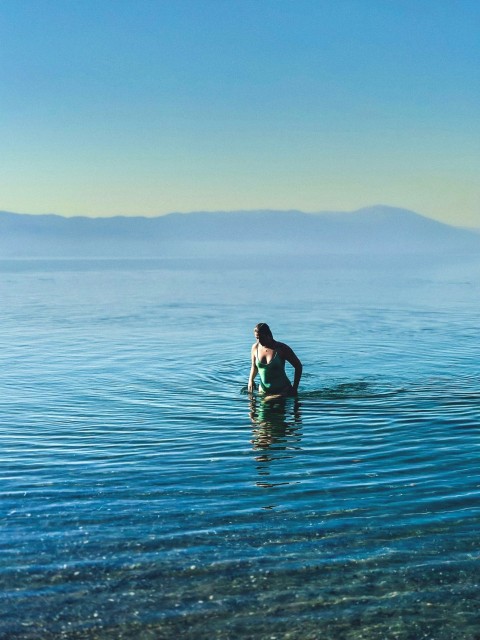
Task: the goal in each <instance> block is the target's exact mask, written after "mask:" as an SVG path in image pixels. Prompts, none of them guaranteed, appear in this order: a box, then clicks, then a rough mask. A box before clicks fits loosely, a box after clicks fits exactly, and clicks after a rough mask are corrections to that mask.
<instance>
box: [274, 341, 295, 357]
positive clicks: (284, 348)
mask: <svg viewBox="0 0 480 640" xmlns="http://www.w3.org/2000/svg"><path fill="white" fill-rule="evenodd" d="M275 346H276V349H277V351H279V352H280V355H287V354H290V353H293V350H292V348H291V347H289V346H288V344H285V342H276V343H275Z"/></svg>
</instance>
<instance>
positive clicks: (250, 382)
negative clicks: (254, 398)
mask: <svg viewBox="0 0 480 640" xmlns="http://www.w3.org/2000/svg"><path fill="white" fill-rule="evenodd" d="M255 346H256V345H253V347H252V353H251V367H250V375H249V377H248V393H253V389H254V380H255V377H256V375H257V373H258V368H257V363H256V360H255Z"/></svg>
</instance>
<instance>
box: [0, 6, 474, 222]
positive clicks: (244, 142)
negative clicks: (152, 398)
mask: <svg viewBox="0 0 480 640" xmlns="http://www.w3.org/2000/svg"><path fill="white" fill-rule="evenodd" d="M479 36H480V2H478V1H477V0H475V1H473V0H316V1H313V0H296V1H294V0H168V1H167V0H165V1H160V0H159V1H154V0H149V1H147V0H22V1H19V0H0V78H1V84H0V87H1V89H0V91H1V100H0V115H1V118H0V142H1V149H2V154H1V158H0V209H2V210H8V211H15V212H20V213H58V214H62V215H90V216H110V215H117V214H121V215H147V216H151V215H160V214H164V213H169V212H172V211H198V210H209V211H216V210H239V209H267V208H268V209H300V210H303V211H323V210H354V209H357V208H360V207H364V206H368V205H373V204H379V203H382V204H387V205H392V206H398V207H404V208H408V209H412V210H414V211H417V212H418V213H422V214H424V215H427V216H430V217H432V218H435V219H437V220H440V221H442V222H448V223H450V224H455V225H462V226H477V227H479V226H480V180H479V176H480V118H479V106H480V77H479V76H480V37H479Z"/></svg>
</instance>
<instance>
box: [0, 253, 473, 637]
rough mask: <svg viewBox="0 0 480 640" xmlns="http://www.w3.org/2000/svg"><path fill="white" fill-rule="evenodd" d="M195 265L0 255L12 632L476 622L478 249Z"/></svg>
mask: <svg viewBox="0 0 480 640" xmlns="http://www.w3.org/2000/svg"><path fill="white" fill-rule="evenodd" d="M193 266H194V265H192V264H184V265H183V266H182V265H181V264H173V263H162V262H148V261H144V262H128V263H120V262H101V261H98V262H42V261H36V262H5V261H4V262H1V263H0V299H1V301H2V314H1V318H2V319H1V338H0V339H1V342H2V345H1V351H0V358H1V374H0V376H1V378H0V384H1V397H0V417H1V422H0V452H1V453H0V455H1V465H0V475H1V485H0V486H1V489H2V492H1V502H0V507H1V513H2V527H1V531H0V582H1V585H2V591H1V599H0V614H1V615H0V637H1V638H2V639H3V638H8V639H11V638H12V639H13V638H25V639H34V638H35V639H37V638H39V639H42V640H43V639H50V638H72V639H73V638H86V639H93V638H99V639H100V638H102V639H112V640H113V639H119V638H121V639H123V638H128V639H130V638H131V639H134V638H142V639H143V638H145V639H150V638H151V639H158V638H160V639H163V638H165V639H171V638H182V639H183V638H187V639H190V638H191V639H195V640H199V639H211V638H222V639H230V638H231V639H232V640H233V639H246V638H249V639H250V638H251V639H262V640H263V639H265V640H266V639H275V638H276V639H283V638H285V639H286V638H289V639H295V640H309V639H319V640H320V639H322V640H324V639H327V640H329V639H332V640H337V639H340V640H341V639H349V640H350V639H352V640H353V639H355V640H359V639H361V638H363V639H368V640H372V639H373V640H376V639H388V640H389V639H391V638H401V639H409V640H417V639H420V638H430V639H433V640H443V639H460V638H461V639H469V640H475V639H477V640H478V638H480V615H479V610H480V597H479V581H480V571H479V566H480V562H479V559H480V548H479V547H480V544H479V534H478V527H479V524H480V507H479V494H480V469H479V453H480V450H479V444H480V422H479V420H480V376H479V363H480V322H479V321H480V262H479V263H477V264H475V263H467V262H465V263H461V262H460V261H455V260H450V261H447V260H446V261H444V263H443V264H442V265H439V264H437V265H426V264H416V263H414V264H412V263H411V261H410V262H409V264H407V265H406V266H405V267H404V268H400V267H399V265H389V266H388V268H387V267H385V265H382V266H378V267H374V266H373V265H372V264H370V265H368V264H365V263H363V264H362V263H359V264H355V262H354V261H353V262H352V263H351V264H350V265H342V264H341V263H339V262H338V261H337V263H336V264H333V263H332V264H330V263H328V262H326V263H325V264H324V265H318V267H317V268H315V269H297V270H294V269H292V268H290V267H291V266H290V267H286V268H284V269H281V268H280V269H272V270H271V271H268V270H265V269H262V270H261V271H258V270H249V269H231V270H228V271H225V270H222V269H221V268H219V266H218V265H214V264H211V265H209V266H204V267H202V268H200V269H197V268H193ZM259 321H266V322H269V323H270V325H271V327H272V329H273V331H274V334H275V336H276V337H277V338H278V339H281V340H284V341H286V342H288V343H289V344H290V345H291V346H292V347H293V348H294V349H295V351H296V352H297V354H298V356H299V357H300V358H301V360H302V361H303V363H304V367H305V369H304V370H305V375H304V378H303V381H302V386H301V393H300V395H299V397H298V399H297V400H293V399H288V400H287V401H285V402H284V403H283V404H282V403H277V404H265V403H263V402H262V401H261V400H257V401H254V402H251V400H250V399H249V397H248V395H247V394H246V393H245V385H246V382H247V377H248V371H249V350H250V346H251V344H252V342H253V335H252V329H253V326H254V325H255V324H256V323H257V322H259Z"/></svg>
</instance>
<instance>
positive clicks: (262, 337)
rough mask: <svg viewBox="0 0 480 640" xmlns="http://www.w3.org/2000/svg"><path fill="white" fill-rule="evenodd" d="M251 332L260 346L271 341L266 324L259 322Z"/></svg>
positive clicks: (269, 331) (270, 333)
mask: <svg viewBox="0 0 480 640" xmlns="http://www.w3.org/2000/svg"><path fill="white" fill-rule="evenodd" d="M253 332H254V334H255V338H256V339H257V340H258V341H259V342H260V344H264V343H265V342H269V341H271V340H273V335H272V332H271V330H270V327H269V326H268V324H267V323H266V322H259V323H258V324H257V325H256V327H255V329H254V330H253Z"/></svg>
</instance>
